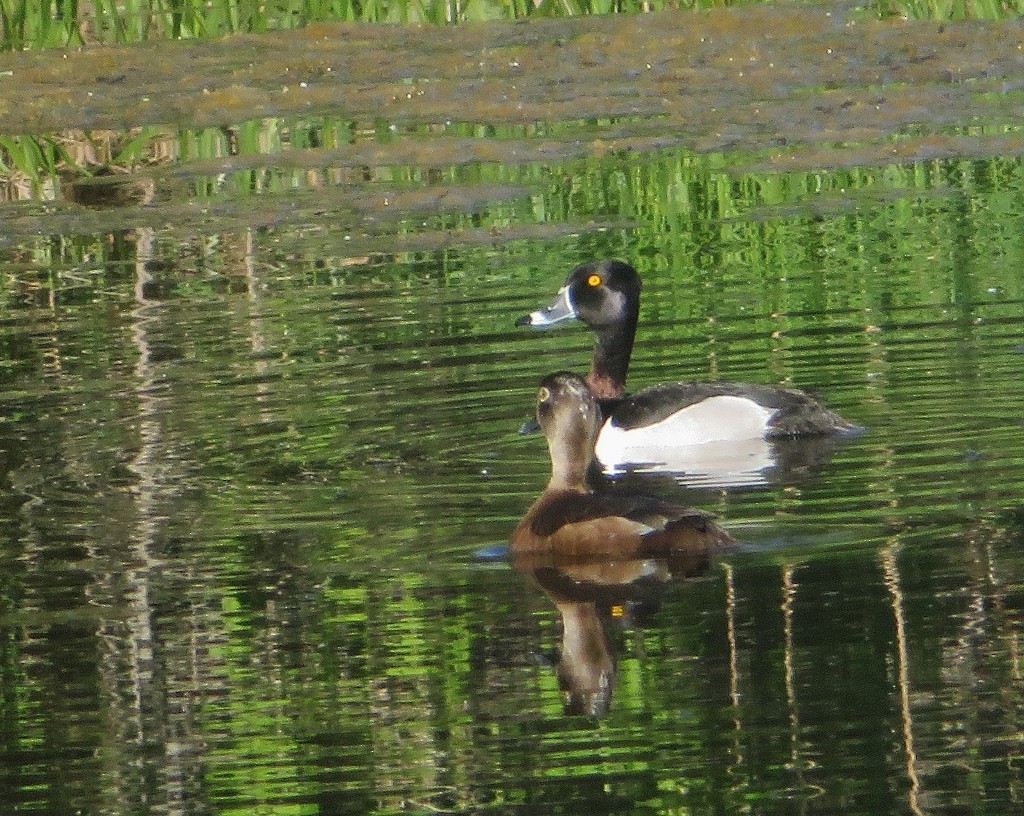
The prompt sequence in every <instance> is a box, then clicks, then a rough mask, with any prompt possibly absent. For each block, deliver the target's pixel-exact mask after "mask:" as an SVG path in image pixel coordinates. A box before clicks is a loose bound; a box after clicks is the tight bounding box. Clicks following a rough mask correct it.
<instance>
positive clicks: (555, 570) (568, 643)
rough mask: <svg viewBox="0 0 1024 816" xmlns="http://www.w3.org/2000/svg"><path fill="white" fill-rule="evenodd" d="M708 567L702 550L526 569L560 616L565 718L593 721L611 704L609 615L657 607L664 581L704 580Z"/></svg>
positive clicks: (560, 675)
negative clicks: (615, 611) (582, 717)
mask: <svg viewBox="0 0 1024 816" xmlns="http://www.w3.org/2000/svg"><path fill="white" fill-rule="evenodd" d="M710 563H711V561H710V558H709V555H708V551H707V550H706V549H705V550H703V551H690V552H686V553H679V554H675V555H672V556H671V557H668V558H630V559H615V560H605V561H595V560H591V561H583V562H578V563H576V564H570V563H563V564H561V565H560V566H557V567H556V566H540V567H536V568H533V569H531V570H530V572H531V574H532V575H533V578H534V579H535V580H536V581H537V583H538V584H539V585H540V586H541V588H542V589H543V590H544V591H545V592H546V593H547V594H548V596H549V597H550V598H551V600H552V601H553V602H554V604H555V607H556V608H557V609H558V613H559V614H560V615H561V617H562V642H561V648H560V649H559V655H558V663H557V671H558V685H559V687H560V688H561V690H562V694H563V695H564V702H565V711H566V713H567V714H589V715H592V716H599V715H601V714H604V713H606V712H607V711H608V708H609V706H610V705H611V699H612V691H613V690H614V688H615V658H614V656H613V654H612V650H611V649H610V647H609V643H608V636H607V634H606V633H605V627H606V626H607V625H609V618H610V617H611V616H612V614H611V610H612V609H623V610H624V609H626V608H629V607H634V608H642V607H651V606H657V604H658V603H659V601H660V598H661V594H662V592H663V590H664V587H665V585H666V584H667V583H668V582H669V581H678V580H682V579H685V578H690V577H694V576H697V575H704V574H705V573H706V572H707V570H708V567H709V565H710ZM520 566H522V565H520Z"/></svg>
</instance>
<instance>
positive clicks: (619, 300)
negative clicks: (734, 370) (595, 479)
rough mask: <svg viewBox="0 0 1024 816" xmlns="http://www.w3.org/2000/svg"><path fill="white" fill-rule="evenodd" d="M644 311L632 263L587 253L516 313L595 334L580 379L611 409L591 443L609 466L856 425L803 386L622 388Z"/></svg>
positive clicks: (523, 321)
mask: <svg viewBox="0 0 1024 816" xmlns="http://www.w3.org/2000/svg"><path fill="white" fill-rule="evenodd" d="M639 313H640V276H639V275H638V274H637V272H636V270H635V269H634V268H633V267H632V266H630V265H629V264H628V263H625V262H623V261H617V260H601V261H591V262H590V263H585V264H581V265H580V266H577V267H576V268H575V269H574V270H573V271H572V272H571V273H570V274H569V277H568V278H567V279H566V281H565V285H564V286H563V287H562V288H561V289H559V291H558V294H557V295H556V296H555V299H554V300H553V301H552V302H551V304H550V305H549V306H547V307H546V308H543V309H539V310H537V311H535V312H531V313H530V314H528V315H524V316H523V317H520V318H519V319H518V320H516V325H517V326H535V327H537V328H547V327H549V326H553V325H555V324H556V323H560V322H562V321H564V320H568V319H570V318H576V319H577V320H581V321H583V322H584V323H586V324H587V325H588V326H589V327H590V328H591V329H593V330H594V332H595V334H596V335H597V342H596V344H595V346H594V357H593V361H592V362H591V366H590V371H589V373H588V374H587V377H586V383H587V385H588V386H589V387H590V390H591V391H592V392H593V393H594V395H595V396H597V397H598V399H599V400H600V405H601V409H602V411H603V413H604V415H605V416H606V417H607V418H608V419H607V422H605V423H604V426H603V428H602V429H601V433H600V436H599V438H598V440H597V443H596V455H597V458H598V459H599V460H600V461H601V463H602V464H603V465H604V466H605V467H606V468H614V467H615V466H616V465H617V464H622V463H630V462H632V463H650V462H656V461H658V458H659V457H660V458H661V460H662V461H664V457H665V453H666V450H667V449H669V448H673V447H688V448H689V447H692V446H696V445H700V446H707V445H709V444H710V443H719V445H718V447H721V446H722V445H721V443H730V444H733V443H738V442H744V443H750V442H751V440H754V441H755V444H753V445H752V446H751V451H752V452H751V453H750V454H749V457H750V458H751V460H752V461H753V460H755V459H756V460H757V461H760V460H761V459H763V460H764V461H765V462H768V461H769V460H770V456H771V453H770V451H769V450H768V446H767V445H766V444H765V440H776V439H788V438H794V437H800V436H823V435H829V434H839V435H850V434H854V433H857V432H859V431H860V430H861V429H860V427H859V426H857V425H853V424H851V423H849V422H847V421H846V420H845V419H843V418H842V417H841V416H839V414H837V413H835V412H834V411H832V410H830V409H829V408H827V407H825V406H824V405H822V404H821V403H820V402H818V401H816V400H815V399H813V398H811V397H810V396H808V395H807V394H805V393H804V392H803V391H798V390H796V389H793V388H783V387H781V386H774V385H756V384H748V383H734V382H675V383H664V384H661V385H655V386H651V387H650V388H645V389H643V390H642V391H639V392H637V393H635V394H632V395H627V394H626V372H627V370H628V369H629V358H630V355H631V353H632V351H633V340H634V336H635V334H636V325H637V319H638V317H639Z"/></svg>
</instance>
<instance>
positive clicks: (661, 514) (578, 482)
mask: <svg viewBox="0 0 1024 816" xmlns="http://www.w3.org/2000/svg"><path fill="white" fill-rule="evenodd" d="M537 421H538V423H539V424H540V427H541V430H543V432H544V435H545V437H546V438H547V444H548V453H549V454H550V457H551V478H550V479H549V481H548V484H547V487H546V488H545V490H544V492H543V493H541V495H540V496H539V497H538V498H537V500H536V501H535V502H534V503H533V505H532V506H531V507H530V509H529V510H528V511H527V512H526V515H525V516H524V517H523V519H522V520H521V521H520V522H519V524H518V525H516V527H515V529H514V530H513V531H512V534H511V536H510V544H511V552H512V556H513V558H514V559H523V558H530V559H534V560H535V559H536V558H537V557H538V556H540V557H543V558H547V559H554V560H555V561H559V560H566V559H568V560H576V559H587V558H597V557H608V556H615V557H629V558H636V557H642V556H648V555H652V556H653V555H664V554H669V553H680V552H698V551H699V552H706V551H709V550H711V549H714V548H716V547H721V546H725V545H727V544H729V543H732V538H731V537H730V536H729V534H728V533H727V532H726V531H725V530H723V529H722V528H721V527H719V526H718V525H717V524H715V523H714V522H713V521H712V516H711V515H710V514H708V513H705V512H703V511H701V510H694V509H692V508H687V507H681V506H679V505H675V504H671V503H667V502H663V501H660V500H658V499H655V498H652V497H647V496H630V495H625V494H618V493H614V494H610V493H595V492H594V491H593V490H592V489H591V488H590V486H589V484H588V473H589V472H590V468H591V465H592V463H593V460H594V441H595V440H596V439H597V435H598V431H599V430H600V428H601V412H600V409H599V407H598V404H597V400H596V399H595V397H594V395H593V394H592V393H591V391H590V389H589V388H588V387H587V384H586V383H585V382H584V381H583V379H582V378H581V377H579V376H578V375H576V374H570V373H568V372H558V373H556V374H551V375H549V376H547V377H545V378H544V379H543V381H542V382H541V385H540V390H539V392H538V395H537Z"/></svg>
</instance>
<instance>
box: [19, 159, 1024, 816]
mask: <svg viewBox="0 0 1024 816" xmlns="http://www.w3.org/2000/svg"><path fill="white" fill-rule="evenodd" d="M728 163H729V162H728V160H727V159H726V158H724V157H723V156H720V155H709V156H695V155H694V154H692V153H689V152H682V151H671V150H666V151H664V152H663V153H659V154H655V155H644V156H621V155H614V154H613V155H608V156H605V157H603V158H601V159H599V160H598V159H591V160H583V159H578V158H571V159H565V160H562V159H560V160H559V161H553V162H550V163H549V164H547V165H538V164H536V163H528V164H526V165H522V166H516V165H512V166H501V167H497V166H495V167H493V168H478V167H475V166H467V168H466V169H465V171H464V172H465V173H466V176H465V177H463V178H466V177H472V180H473V181H477V180H478V179H487V180H495V181H501V182H503V183H508V184H512V185H518V186H521V187H522V188H523V189H524V190H526V191H528V193H527V194H526V195H523V196H516V197H512V198H510V199H508V200H506V201H500V202H498V203H491V202H487V203H485V204H483V205H481V206H474V207H468V208H464V209H457V210H455V211H453V212H452V213H445V214H439V213H435V212H428V213H426V214H416V215H413V214H411V213H410V212H406V213H405V214H404V215H403V217H402V218H399V219H397V221H395V222H391V223H387V224H385V225H383V226H382V227H381V228H380V233H379V234H378V235H375V236H369V237H367V236H365V235H354V234H353V230H352V225H351V224H349V223H345V222H344V220H343V219H341V218H333V217H332V215H333V214H334V213H335V212H336V209H340V207H338V205H337V204H332V203H331V202H330V200H329V199H328V198H326V197H324V198H321V199H316V196H315V186H314V185H310V192H309V193H308V194H309V195H310V197H311V198H312V199H315V201H314V202H312V203H310V204H309V205H308V207H306V206H303V205H299V206H297V207H295V208H294V209H293V210H292V211H290V212H289V213H288V214H287V215H286V217H284V218H283V219H282V221H281V222H280V223H271V224H267V225H265V226H262V227H260V228H258V229H251V228H250V224H249V222H248V221H246V220H245V218H243V217H238V218H237V219H235V220H233V218H234V216H232V214H231V213H230V212H226V213H221V214H219V215H218V216H217V217H216V218H214V219H213V220H212V221H211V222H210V224H211V225H212V227H213V228H212V229H209V230H207V229H206V228H205V227H204V225H203V224H198V225H197V224H194V223H183V222H186V221H187V213H189V212H191V210H190V209H189V208H188V207H184V208H183V209H182V210H180V211H179V212H178V214H177V216H173V217H172V209H170V204H169V205H168V208H167V209H163V210H159V209H157V210H156V211H155V213H156V214H155V215H146V214H144V213H141V212H137V211H133V210H131V209H128V210H126V211H119V212H117V213H115V216H114V218H113V222H112V223H106V222H104V221H103V220H102V219H101V217H100V216H98V215H96V214H95V213H92V214H90V213H86V214H84V215H83V214H80V213H76V214H75V220H69V221H67V222H63V224H64V226H67V225H71V226H74V227H75V228H74V229H70V228H69V229H66V230H64V233H65V234H63V235H61V234H55V233H60V232H61V230H60V229H57V228H54V229H53V232H49V231H46V230H44V234H45V237H20V236H24V235H25V233H20V236H19V234H15V235H14V236H12V238H11V239H9V243H8V244H7V245H6V247H5V249H4V250H3V261H2V263H3V269H4V271H5V273H7V278H6V281H5V284H4V288H3V293H4V303H3V320H2V323H0V342H2V348H3V359H4V366H3V368H2V370H0V383H2V389H3V390H2V392H0V399H2V400H3V403H4V411H3V421H2V422H0V442H2V445H0V450H2V452H3V454H2V455H3V459H2V462H3V475H2V481H0V485H2V488H3V493H2V497H3V499H4V501H3V505H2V507H3V514H2V527H0V529H2V531H3V540H2V545H0V552H2V563H3V564H4V565H5V569H4V570H3V575H4V578H3V581H2V583H0V609H2V611H3V618H2V632H3V639H2V641H0V643H2V644H3V649H2V650H0V672H2V673H3V677H4V683H3V684H2V688H3V690H4V691H3V693H4V695H5V697H4V700H3V710H4V712H5V713H4V718H3V721H2V723H0V749H2V750H0V784H2V785H3V788H4V790H3V795H2V796H0V799H3V801H7V802H17V803H19V806H22V809H24V810H26V811H29V812H69V809H70V808H78V809H81V810H83V811H87V812H97V813H99V812H121V813H143V812H148V811H149V810H150V809H151V807H152V806H153V803H160V804H162V805H164V806H167V807H170V806H171V805H172V804H173V803H176V802H186V803H188V805H189V807H190V809H191V810H193V811H195V812H222V811H225V810H235V811H238V812H253V811H254V810H256V809H261V810H264V811H266V812H282V813H283V812H334V813H391V812H397V811H398V810H402V809H405V810H406V811H408V810H414V811H415V810H417V809H418V810H420V811H427V810H435V809H440V810H442V811H447V812H460V813H471V812H483V811H491V812H509V811H513V810H517V811H521V812H545V813H558V812H565V813H570V812H571V813H577V812H581V810H583V811H594V812H608V813H638V812H651V813H670V812H677V811H680V810H684V809H689V810H690V811H692V812H700V813H713V812H737V811H743V810H749V811H751V812H754V811H756V812H759V813H780V814H781V813H791V812H792V811H793V809H794V807H795V806H796V807H804V808H807V809H815V808H817V809H819V810H820V811H821V812H843V813H853V814H859V813H863V814H869V813H870V814H876V813H880V812H928V811H929V810H934V811H937V812H942V811H943V810H945V811H947V812H948V811H949V810H951V809H952V808H954V807H957V806H961V805H962V804H963V803H965V802H966V803H968V805H971V806H978V807H980V806H981V805H982V804H983V803H984V804H985V805H986V806H991V807H992V808H994V809H997V810H998V809H999V808H1002V809H1003V810H1004V811H1005V812H1012V808H1013V807H1014V806H1015V804H1016V803H1017V800H1018V799H1019V792H1020V790H1021V779H1020V770H1019V765H1018V764H1015V763H1017V756H1018V753H1019V748H1020V740H1019V714H1020V708H1021V700H1020V694H1019V676H1020V670H1021V666H1020V658H1019V648H1018V647H1019V643H1018V641H1019V632H1020V625H1021V615H1020V597H1021V581H1020V575H1021V574H1022V571H1021V570H1022V567H1024V565H1022V564H1021V559H1020V555H1019V550H1020V548H1019V543H1020V539H1021V524H1020V519H1019V511H1018V510H1017V508H1018V507H1019V505H1020V503H1021V498H1022V496H1021V487H1020V486H1021V484H1022V479H1021V477H1022V463H1024V445H1022V441H1021V419H1022V417H1024V399H1022V396H1021V390H1020V376H1019V374H1020V366H1021V362H1022V359H1024V358H1022V357H1021V348H1020V346H1021V342H1022V341H1021V339H1020V327H1021V325H1022V320H1024V311H1022V309H1024V307H1022V304H1024V292H1022V287H1024V284H1022V279H1021V275H1020V270H1021V268H1024V266H1022V261H1024V258H1022V257H1021V255H1022V246H1021V242H1020V240H1019V236H1020V235H1021V234H1024V231H1022V227H1024V224H1022V223H1021V221H1022V215H1021V207H1020V201H1021V193H1022V186H1021V164H1020V161H1019V160H1016V159H1012V158H997V159H993V160H985V161H982V160H966V159H963V160H946V161H931V162H919V163H914V164H906V165H890V166H885V167H880V168H870V167H868V168H853V169H849V170H844V171H837V172H833V173H826V172H813V173H809V172H807V173H805V172H797V173H786V174H776V173H771V172H767V171H754V172H745V173H744V172H735V166H730V167H726V166H724V165H726V164H728ZM409 167H410V169H409V170H395V171H394V172H395V176H394V177H392V178H388V179H387V180H388V181H393V180H394V178H399V179H401V178H402V173H406V174H407V175H406V176H405V177H406V178H409V179H412V180H416V181H422V179H423V178H425V177H429V172H428V171H422V174H421V175H420V176H416V175H415V173H417V172H421V171H417V170H416V169H415V166H414V165H410V166H409ZM238 172H239V173H240V174H241V175H239V176H237V177H236V179H238V180H239V181H238V183H237V185H236V186H234V187H231V188H230V190H228V191H226V192H216V193H214V192H211V193H210V194H209V197H208V199H207V200H214V199H217V200H220V201H223V202H225V205H226V206H227V205H232V206H233V205H237V206H238V209H246V208H247V207H249V202H251V201H255V200H259V199H260V197H261V196H260V195H252V196H249V197H245V196H243V195H242V194H241V193H240V192H239V193H238V194H237V195H236V194H235V193H236V191H240V190H243V189H244V188H245V187H246V185H247V183H248V182H249V181H250V180H251V179H252V178H254V177H253V176H248V177H247V176H245V175H244V172H248V171H238ZM388 172H391V171H390V170H389V171H388ZM444 172H452V173H453V175H452V176H451V179H446V181H447V180H454V179H455V178H457V176H456V175H454V173H455V171H444ZM459 172H463V171H459ZM491 173H493V176H492V175H490V174H491ZM473 174H479V175H478V176H473ZM292 179H293V181H294V180H295V179H298V176H295V177H292ZM157 186H158V187H159V185H157ZM296 186H300V185H296ZM285 187H287V184H282V190H283V189H284V188H285ZM188 195H189V196H190V197H191V196H193V195H194V190H190V191H189V193H188ZM168 200H169V201H170V202H171V203H172V204H173V203H175V202H176V203H177V204H178V205H179V206H180V204H181V201H180V200H179V199H176V198H174V196H172V195H168ZM238 202H242V203H238ZM332 207H333V208H336V209H332ZM147 212H148V211H147ZM44 216H45V217H44ZM137 216H141V226H139V225H137V224H134V223H133V222H134V220H135V219H136V218H137ZM33 217H37V218H40V219H42V220H40V221H38V222H37V223H38V224H40V225H43V226H46V225H52V224H56V225H61V224H62V222H61V220H60V217H61V216H60V213H59V212H58V213H56V214H47V213H42V214H37V215H36V216H33ZM150 217H152V218H153V221H152V222H149V221H146V220H145V219H146V218H150ZM89 218H95V221H89V220H88V219H89ZM118 218H120V219H121V221H120V222H119V221H118V220H117V219H118ZM83 219H84V220H83ZM594 221H599V222H600V223H602V224H605V225H608V224H612V226H605V227H604V228H598V229H595V228H591V227H588V225H590V224H591V223H592V222H594ZM167 222H169V226H164V224H165V223H167ZM535 222H539V223H550V224H553V225H561V226H564V227H565V229H564V230H562V231H558V230H553V232H552V233H551V234H550V235H541V236H540V237H536V236H530V235H529V234H528V230H527V228H526V226H524V225H528V224H532V223H535ZM88 225H91V226H90V227H89V229H85V226H88ZM126 225H131V226H132V229H131V230H129V229H127V228H125V229H122V228H121V227H126ZM90 230H91V231H90ZM506 231H507V233H508V234H509V235H510V236H511V238H512V240H507V239H506ZM442 239H444V241H446V243H442ZM418 241H422V242H423V243H422V244H420V245H418V244H417V242H418ZM358 242H362V243H361V244H359V245H358V246H356V247H355V250H358V251H354V249H353V245H354V244H356V243H358ZM608 255H616V256H623V257H627V258H630V259H631V260H634V261H635V262H636V264H637V265H638V266H639V267H640V268H641V271H642V273H643V274H644V277H645V283H646V286H645V295H644V297H645V300H644V304H643V314H642V319H643V322H642V325H641V336H640V343H639V345H638V349H637V352H636V359H635V363H634V366H633V369H632V371H631V382H632V383H633V384H634V385H636V386H639V385H643V384H647V383H652V382H657V381H661V380H668V379H674V378H681V377H695V378H696V377H700V378H706V377H729V378H736V379H748V380H757V381H770V382H780V381H792V382H794V383H795V384H797V385H800V386H802V387H816V388H818V389H819V390H820V391H821V393H822V395H823V396H824V397H825V398H826V399H827V400H828V402H829V403H830V404H832V405H834V406H835V407H836V408H838V409H840V410H841V411H842V412H843V413H844V414H846V415H848V416H849V417H850V418H851V419H854V420H857V421H860V422H863V423H865V424H866V425H868V426H869V432H868V434H867V435H866V436H865V437H863V438H862V439H859V440H856V441H854V442H852V443H850V444H849V445H846V446H844V447H842V448H840V449H838V450H837V451H835V452H833V453H832V456H831V458H826V459H825V460H824V461H822V462H819V463H816V464H815V465H814V466H813V467H808V468H807V469H806V472H796V473H791V474H789V475H788V476H787V477H786V478H785V479H784V480H783V481H782V482H781V483H773V484H770V485H768V486H766V487H764V488H762V489H757V490H741V491H731V492H722V491H706V490H690V489H688V488H685V487H682V486H680V485H677V484H675V483H674V482H672V481H671V480H670V481H669V483H668V484H666V483H665V482H663V481H661V480H650V481H648V482H646V484H647V485H648V488H649V489H651V490H657V491H661V492H666V493H669V494H671V495H673V496H675V497H677V498H681V499H684V500H686V501H690V502H692V503H695V504H698V505H699V506H702V507H708V508H712V509H715V510H717V511H718V512H719V513H720V514H721V517H722V521H723V523H725V524H726V525H728V526H729V527H730V528H731V529H733V530H734V531H735V532H736V533H737V535H738V536H740V537H741V538H743V539H744V540H745V541H746V542H747V543H748V545H749V548H748V549H747V550H744V551H741V552H737V553H735V554H730V555H729V556H726V557H725V558H723V559H722V560H721V562H719V563H717V564H716V565H714V567H713V568H712V569H711V570H710V571H709V572H708V574H707V575H706V576H703V577H702V578H700V579H698V580H695V581H692V582H688V583H681V584H678V585H673V586H670V587H667V588H666V590H665V592H664V595H663V596H661V597H660V598H659V599H658V601H657V603H654V604H651V605H650V606H647V607H642V608H640V607H637V606H630V605H629V604H621V605H616V604H609V608H608V609H602V617H601V623H602V626H603V627H604V630H605V632H606V633H607V638H608V643H609V649H610V650H611V651H612V652H613V653H614V655H615V658H616V660H617V681H616V686H615V689H614V694H613V697H612V706H611V710H610V712H609V714H608V715H607V716H606V717H604V718H602V719H599V720H592V719H588V718H565V717H564V716H563V714H562V700H561V696H560V693H559V689H558V682H557V679H556V677H555V674H554V672H553V670H552V668H551V666H550V662H551V659H550V657H549V655H548V652H549V651H550V650H551V649H552V648H554V647H555V646H556V645H557V644H558V643H559V639H560V635H559V632H560V629H559V627H560V623H559V620H558V616H557V614H556V612H555V610H554V608H553V607H552V605H551V602H550V601H549V599H548V598H547V597H546V596H545V595H544V594H543V593H542V592H540V591H539V590H538V588H537V587H536V586H534V585H533V584H531V583H530V582H529V581H528V580H527V579H526V578H525V577H524V576H520V575H518V574H516V573H512V572H511V571H510V570H508V569H505V568H504V567H502V566H501V565H497V566H495V565H484V564H477V563H474V562H473V561H472V557H471V556H472V553H473V552H474V551H475V550H476V549H478V548H479V547H481V546H484V545H486V544H492V543H495V542H499V541H502V540H504V538H505V536H506V535H507V533H508V531H509V530H510V528H511V527H512V525H513V523H514V522H515V520H516V519H517V518H518V516H519V514H520V513H522V512H523V510H524V509H525V508H526V506H527V505H528V504H529V501H530V500H531V498H532V497H533V496H534V495H536V493H537V492H538V491H539V490H540V489H541V487H542V485H543V483H544V481H545V480H546V473H547V462H546V458H545V453H544V451H543V446H542V445H541V444H540V440H539V439H537V438H535V437H525V438H524V437H520V436H518V435H517V434H515V432H514V430H515V428H516V427H517V425H518V424H519V422H520V421H521V420H522V418H523V417H524V415H525V414H526V412H527V411H528V410H529V405H530V403H531V401H532V398H533V392H534V389H535V387H536V383H537V381H538V380H539V378H540V376H541V374H543V373H546V372H547V371H550V370H554V369H556V368H561V367H571V368H574V369H580V368H582V367H583V366H584V365H585V362H586V360H587V358H588V355H589V346H590V337H589V335H588V334H587V333H586V332H585V331H584V330H582V329H581V328H578V327H577V328H575V329H573V328H567V329H565V330H564V331H563V332H561V333H559V334H545V335H539V334H530V333H524V332H520V331H517V330H516V329H514V327H513V326H512V319H513V318H514V317H515V316H516V315H518V314H520V313H522V312H523V311H524V310H526V309H527V308H532V307H533V306H535V305H537V304H538V303H540V302H543V301H544V300H545V299H546V298H547V297H548V296H549V295H550V293H551V292H552V290H553V289H554V288H555V287H557V285H559V284H560V282H561V280H562V278H563V276H564V274H565V273H566V272H567V271H568V269H569V268H570V267H571V266H572V265H574V264H575V263H576V262H577V261H579V260H581V259H584V258H591V257H600V256H608ZM616 606H621V607H622V608H621V609H618V608H613V607H616ZM69 724H70V725H69Z"/></svg>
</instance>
